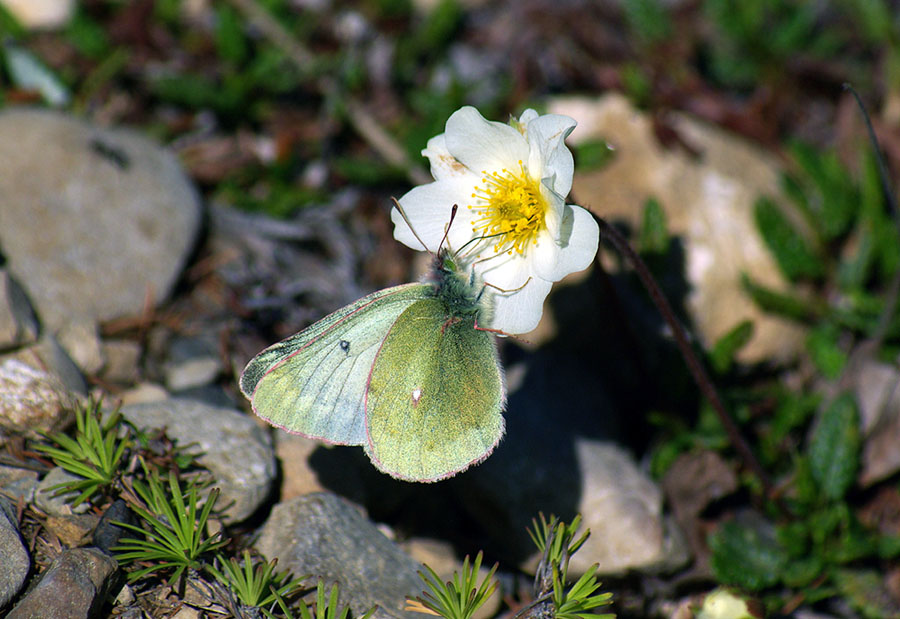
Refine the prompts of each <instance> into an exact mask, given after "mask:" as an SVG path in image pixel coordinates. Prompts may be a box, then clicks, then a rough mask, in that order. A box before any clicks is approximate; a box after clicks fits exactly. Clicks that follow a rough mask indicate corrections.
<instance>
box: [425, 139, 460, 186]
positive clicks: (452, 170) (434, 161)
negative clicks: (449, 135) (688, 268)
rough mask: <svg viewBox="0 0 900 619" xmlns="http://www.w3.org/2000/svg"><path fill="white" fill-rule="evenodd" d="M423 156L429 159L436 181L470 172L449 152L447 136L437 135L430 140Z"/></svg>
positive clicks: (432, 174)
mask: <svg viewBox="0 0 900 619" xmlns="http://www.w3.org/2000/svg"><path fill="white" fill-rule="evenodd" d="M422 156H424V157H428V162H429V163H430V164H431V176H433V177H434V178H435V179H436V180H442V179H445V178H451V177H454V176H463V175H465V174H467V173H468V172H469V171H468V170H467V169H466V166H464V165H463V164H461V163H460V162H459V161H457V160H456V158H455V157H454V156H453V155H451V154H450V151H449V150H447V139H446V135H445V134H443V133H442V134H440V135H436V136H434V137H433V138H431V139H430V140H428V145H427V146H426V147H425V148H424V149H423V150H422Z"/></svg>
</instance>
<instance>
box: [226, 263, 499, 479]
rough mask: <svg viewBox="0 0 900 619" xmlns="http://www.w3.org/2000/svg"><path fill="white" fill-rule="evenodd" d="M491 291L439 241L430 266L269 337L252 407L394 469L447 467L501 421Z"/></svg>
mask: <svg viewBox="0 0 900 619" xmlns="http://www.w3.org/2000/svg"><path fill="white" fill-rule="evenodd" d="M489 312H490V295H489V294H485V286H484V285H483V284H481V283H479V281H478V278H477V277H476V276H475V274H474V271H472V272H470V273H465V272H463V271H462V270H461V269H460V268H459V266H458V264H457V260H456V259H455V258H454V256H453V254H452V252H450V251H449V250H447V249H439V250H438V252H437V254H436V255H435V260H434V264H433V267H432V270H431V273H430V274H429V276H428V278H427V279H426V280H425V281H423V282H420V283H411V284H403V285H400V286H395V287H392V288H386V289H384V290H379V291H377V292H374V293H372V294H370V295H368V296H366V297H363V298H362V299H359V300H358V301H356V302H355V303H351V304H350V305H347V306H346V307H343V308H341V309H339V310H337V311H335V312H334V313H332V314H330V315H328V316H326V317H325V318H323V319H321V320H319V321H318V322H316V323H314V324H313V325H311V326H309V327H308V328H306V329H304V330H303V331H300V332H299V333H297V334H295V335H293V336H291V337H289V338H287V339H285V340H283V341H281V342H278V343H277V344H274V345H272V346H270V347H269V348H266V349H265V350H263V351H262V352H260V353H259V354H258V355H256V356H255V357H254V358H253V359H251V361H250V362H249V363H248V364H247V367H246V368H244V371H243V373H242V375H241V378H240V387H241V391H242V392H243V393H244V395H245V396H246V397H247V398H248V399H249V400H250V402H251V405H252V407H253V411H254V412H255V413H256V414H257V415H259V416H260V417H262V418H263V419H265V420H266V421H267V422H269V423H270V424H272V425H274V426H277V427H279V428H281V429H283V430H286V431H288V432H291V433H295V434H302V435H304V436H307V437H310V438H315V439H319V440H322V441H325V442H328V443H334V444H338V445H362V446H364V447H365V450H366V453H367V454H368V456H369V458H370V459H371V461H372V463H373V464H374V465H375V466H376V467H377V468H378V469H380V470H381V471H384V472H385V473H388V474H389V475H391V476H393V477H396V478H399V479H403V480H407V481H419V482H433V481H438V480H441V479H445V478H447V477H451V476H453V475H455V474H457V473H459V472H461V471H463V470H465V469H466V468H468V467H469V466H471V465H473V464H477V463H479V462H481V461H482V460H484V459H485V458H487V457H488V456H489V455H490V453H491V452H492V451H493V449H494V447H496V445H497V444H498V443H499V442H500V439H501V437H502V436H503V432H504V420H503V415H502V412H503V409H504V406H505V402H506V391H505V386H504V379H503V369H502V367H501V365H500V361H499V358H498V356H497V347H496V343H495V341H494V340H495V337H494V335H493V334H492V333H491V332H490V330H487V329H482V328H480V327H479V326H478V322H479V318H481V319H482V322H485V321H486V319H487V316H488V314H489Z"/></svg>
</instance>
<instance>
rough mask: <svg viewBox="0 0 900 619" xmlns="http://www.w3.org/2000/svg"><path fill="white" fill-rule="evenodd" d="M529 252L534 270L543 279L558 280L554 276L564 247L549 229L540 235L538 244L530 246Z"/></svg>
mask: <svg viewBox="0 0 900 619" xmlns="http://www.w3.org/2000/svg"><path fill="white" fill-rule="evenodd" d="M557 227H558V226H557ZM528 252H529V253H530V256H529V257H530V258H531V261H530V262H531V270H532V272H533V273H534V274H535V275H537V276H538V277H540V278H541V279H546V280H548V281H551V282H553V281H556V279H554V278H553V276H554V275H556V269H557V266H556V265H557V264H558V262H559V257H560V255H561V254H562V248H561V247H560V246H559V243H558V242H557V241H556V239H555V238H554V237H553V236H551V234H550V231H549V230H545V231H544V232H542V233H541V234H540V235H539V236H538V239H537V244H535V245H532V246H531V247H529V248H528Z"/></svg>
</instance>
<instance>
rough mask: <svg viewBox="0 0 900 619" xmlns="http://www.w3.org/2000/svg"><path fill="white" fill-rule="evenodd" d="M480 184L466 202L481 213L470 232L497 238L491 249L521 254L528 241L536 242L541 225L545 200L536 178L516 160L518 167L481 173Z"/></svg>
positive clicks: (545, 209)
mask: <svg viewBox="0 0 900 619" xmlns="http://www.w3.org/2000/svg"><path fill="white" fill-rule="evenodd" d="M482 174H484V177H483V178H482V179H481V185H479V186H477V187H475V192H474V193H473V194H472V198H473V199H474V200H475V204H471V205H469V208H470V209H472V210H473V211H474V212H475V213H477V214H478V215H480V217H478V218H476V219H475V220H474V221H473V226H472V231H473V232H474V233H475V234H476V235H478V236H481V237H490V238H495V239H497V242H496V243H495V244H494V252H496V253H500V252H501V251H505V252H507V253H509V254H512V253H513V252H518V253H519V254H524V253H525V249H526V248H527V247H528V245H529V244H530V243H532V242H533V243H535V244H536V243H537V237H538V233H539V232H540V231H541V230H542V229H543V228H544V215H545V214H546V212H547V201H546V200H545V199H544V196H543V195H542V194H541V188H540V185H539V181H536V180H534V179H533V178H531V177H530V176H529V175H528V172H527V171H526V170H525V165H524V164H523V163H522V162H521V161H519V170H518V171H517V172H510V171H509V170H507V169H506V168H504V169H503V170H501V171H500V172H490V173H488V172H482Z"/></svg>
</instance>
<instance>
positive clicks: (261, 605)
mask: <svg viewBox="0 0 900 619" xmlns="http://www.w3.org/2000/svg"><path fill="white" fill-rule="evenodd" d="M243 556H244V561H243V564H241V562H239V561H238V560H237V559H236V558H234V557H230V558H227V559H226V558H224V557H222V556H221V555H219V556H217V557H216V559H217V562H218V563H219V564H221V566H222V569H221V570H219V569H218V568H216V567H215V564H213V565H207V566H206V571H208V572H209V573H210V574H212V575H213V576H215V578H216V580H218V581H219V582H220V583H222V584H223V585H224V586H226V587H228V589H229V590H231V591H232V592H233V593H234V595H236V596H237V599H238V600H239V601H240V603H241V604H242V605H243V606H244V607H245V609H246V608H253V609H257V610H258V611H259V612H261V613H262V614H263V615H265V616H266V617H268V618H270V619H271V618H272V617H274V616H275V615H273V614H272V612H271V611H269V610H268V607H270V606H271V605H272V604H274V603H276V602H280V603H281V602H284V601H285V599H286V598H290V597H292V596H294V595H296V594H297V593H299V592H300V591H301V590H302V589H301V588H302V581H303V580H304V579H303V578H295V579H291V578H290V575H289V574H288V573H287V572H276V571H275V564H276V561H274V560H273V561H269V562H266V561H254V560H253V559H252V558H251V556H250V552H249V551H247V550H244V555H243ZM320 584H321V583H320Z"/></svg>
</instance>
